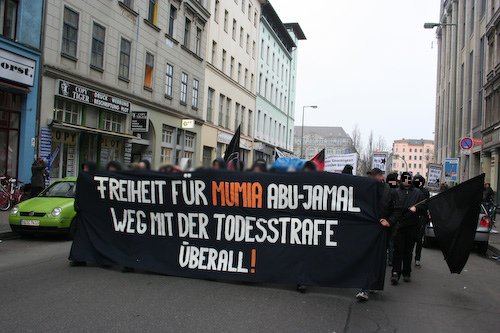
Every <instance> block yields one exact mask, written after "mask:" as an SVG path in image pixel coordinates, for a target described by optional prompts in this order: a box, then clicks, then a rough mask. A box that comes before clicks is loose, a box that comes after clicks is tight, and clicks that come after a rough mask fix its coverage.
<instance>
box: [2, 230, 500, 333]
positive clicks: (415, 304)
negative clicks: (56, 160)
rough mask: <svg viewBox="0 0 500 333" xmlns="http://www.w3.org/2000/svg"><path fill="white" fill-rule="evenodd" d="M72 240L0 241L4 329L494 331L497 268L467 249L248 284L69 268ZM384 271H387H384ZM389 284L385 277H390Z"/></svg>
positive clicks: (499, 296) (498, 302)
mask: <svg viewBox="0 0 500 333" xmlns="http://www.w3.org/2000/svg"><path fill="white" fill-rule="evenodd" d="M70 246H71V243H70V242H68V241H64V240H60V239H59V240H58V239H43V238H42V239H41V238H35V239H25V238H23V239H12V240H4V241H3V242H2V243H0V286H1V287H0V304H1V306H0V309H1V311H0V331H1V332H103V331H106V332H118V331H120V332H396V331H399V332H471V331H476V332H478V331H479V332H498V331H499V328H500V288H499V285H498V281H499V280H498V277H499V275H500V266H499V264H498V263H497V262H494V261H492V260H491V259H488V258H484V257H480V256H478V255H476V254H473V255H471V257H470V259H469V262H468V263H467V266H466V271H464V272H463V273H462V274H460V275H451V274H449V273H448V271H447V267H446V265H445V263H444V261H443V259H442V255H441V253H440V252H439V251H438V250H426V249H424V252H423V255H422V258H423V267H422V268H421V269H418V270H415V271H414V273H413V282H411V283H401V284H400V285H398V286H396V287H394V286H391V285H390V284H389V283H387V286H386V290H385V291H384V292H381V293H378V294H375V295H372V296H371V298H370V301H369V302H367V303H358V302H356V301H355V300H354V295H355V293H356V290H353V289H332V288H318V287H311V288H309V290H308V292H307V293H306V294H300V293H298V292H296V291H295V290H294V287H293V286H276V285H251V284H240V283H225V282H215V281H206V280H195V279H186V278H177V277H171V276H161V275H156V274H148V273H145V272H138V273H122V272H120V271H119V270H118V269H116V268H101V267H70V266H69V265H68V261H67V255H68V251H69V248H70ZM387 276H388V277H389V274H387ZM387 282H388V281H387Z"/></svg>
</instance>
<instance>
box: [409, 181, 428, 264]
mask: <svg viewBox="0 0 500 333" xmlns="http://www.w3.org/2000/svg"><path fill="white" fill-rule="evenodd" d="M424 185H425V178H424V177H423V176H421V175H416V176H415V177H413V187H415V188H418V189H419V190H420V191H422V193H423V194H424V196H425V198H426V199H429V198H430V196H431V195H430V193H429V191H428V190H427V189H426V188H425V187H424ZM427 223H429V215H428V214H424V215H422V216H420V226H419V229H418V234H417V240H416V243H415V244H416V245H415V267H417V268H420V267H421V266H420V258H421V257H422V245H423V238H424V232H425V226H426V225H427Z"/></svg>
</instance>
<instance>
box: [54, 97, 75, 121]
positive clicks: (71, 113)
mask: <svg viewBox="0 0 500 333" xmlns="http://www.w3.org/2000/svg"><path fill="white" fill-rule="evenodd" d="M80 109H81V104H78V103H72V102H70V101H67V100H64V99H56V107H55V110H54V119H56V120H59V121H62V122H65V123H69V124H73V125H79V122H80Z"/></svg>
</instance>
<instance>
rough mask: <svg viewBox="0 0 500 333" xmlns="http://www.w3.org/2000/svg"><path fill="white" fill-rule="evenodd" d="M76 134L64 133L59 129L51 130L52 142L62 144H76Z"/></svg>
mask: <svg viewBox="0 0 500 333" xmlns="http://www.w3.org/2000/svg"><path fill="white" fill-rule="evenodd" d="M77 135H78V133H77V132H66V131H61V130H59V129H53V130H52V141H54V142H62V143H71V144H75V143H76V138H77Z"/></svg>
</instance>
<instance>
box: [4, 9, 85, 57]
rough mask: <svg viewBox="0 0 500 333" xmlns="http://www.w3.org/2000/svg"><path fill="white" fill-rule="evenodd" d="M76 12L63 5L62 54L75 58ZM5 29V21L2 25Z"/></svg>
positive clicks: (76, 38)
mask: <svg viewBox="0 0 500 333" xmlns="http://www.w3.org/2000/svg"><path fill="white" fill-rule="evenodd" d="M78 16H79V15H78V13H76V12H74V11H72V10H71V9H69V8H68V7H64V23H63V35H62V49H61V52H62V53H63V54H66V55H69V56H71V57H74V58H76V47H77V43H78ZM3 29H4V31H5V23H4V27H3Z"/></svg>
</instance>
